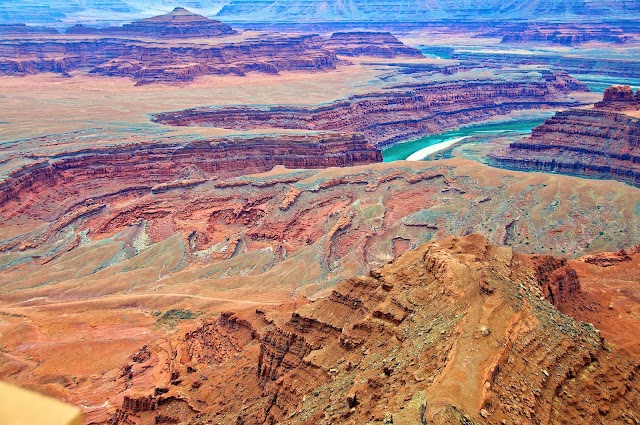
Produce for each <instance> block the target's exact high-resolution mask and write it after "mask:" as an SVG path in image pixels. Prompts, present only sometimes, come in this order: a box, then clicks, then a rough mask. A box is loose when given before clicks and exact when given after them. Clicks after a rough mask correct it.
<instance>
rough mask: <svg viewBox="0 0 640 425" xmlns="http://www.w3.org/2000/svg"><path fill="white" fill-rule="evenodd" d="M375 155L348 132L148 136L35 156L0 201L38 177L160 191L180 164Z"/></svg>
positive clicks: (354, 159)
mask: <svg viewBox="0 0 640 425" xmlns="http://www.w3.org/2000/svg"><path fill="white" fill-rule="evenodd" d="M380 161H382V155H381V154H380V151H379V150H378V149H376V148H375V147H373V146H372V145H370V144H369V143H367V141H366V140H365V138H364V137H362V136H360V135H352V134H318V135H303V136H280V137H260V138H249V139H219V140H200V141H195V142H191V143H185V144H176V143H175V142H173V143H172V142H165V143H163V142H151V143H146V144H139V145H128V146H120V147H101V148H96V149H90V148H89V149H84V150H80V151H77V152H74V151H70V152H65V153H61V154H58V155H55V156H52V157H48V158H39V159H38V160H37V161H34V162H33V163H32V164H29V165H24V166H23V167H21V168H19V169H17V170H14V171H12V172H11V173H9V175H7V176H6V178H5V179H4V180H3V181H2V182H0V206H1V205H4V204H5V203H6V202H7V201H9V200H11V199H14V200H16V199H19V198H20V197H21V196H22V195H21V194H22V193H23V192H25V191H29V190H30V188H32V187H34V186H37V185H40V184H42V183H45V184H49V185H55V184H62V185H74V184H79V183H80V182H82V181H86V180H92V179H97V180H100V179H104V178H107V179H111V180H114V178H115V180H117V179H122V181H128V184H131V180H130V178H133V179H134V180H136V181H138V182H139V183H138V184H137V185H134V186H137V187H145V188H149V187H151V186H153V189H154V190H155V191H156V192H162V191H163V190H168V189H170V188H173V187H175V186H176V183H171V184H169V186H166V185H165V186H163V185H162V184H163V183H165V182H172V181H173V180H175V179H176V178H180V176H181V175H182V174H183V173H184V171H185V170H192V172H194V173H196V174H203V175H205V176H209V177H212V176H214V174H220V173H221V174H226V175H239V174H247V173H250V172H259V171H267V170H270V169H272V168H273V167H274V166H276V165H283V166H285V167H287V168H324V167H344V166H351V165H357V164H370V163H374V162H380ZM114 173H115V175H114ZM189 180H191V179H189ZM197 181H198V180H196V183H194V184H197ZM112 183H115V181H112ZM189 185H191V183H188V184H187V186H189ZM178 186H180V187H182V186H183V185H181V184H178Z"/></svg>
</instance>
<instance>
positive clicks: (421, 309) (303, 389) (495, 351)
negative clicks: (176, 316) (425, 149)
mask: <svg viewBox="0 0 640 425" xmlns="http://www.w3.org/2000/svg"><path fill="white" fill-rule="evenodd" d="M566 267H567V265H566V262H565V261H564V260H557V259H554V258H552V257H542V256H536V257H528V256H524V255H518V254H514V253H513V252H512V251H510V250H509V249H507V248H497V247H494V246H491V245H490V244H488V242H487V241H486V240H485V239H484V238H482V237H479V236H477V235H472V236H468V237H464V238H447V239H445V240H442V241H439V242H435V243H430V244H426V245H424V246H422V247H420V248H418V249H417V250H415V251H409V252H407V253H406V254H404V255H403V256H401V257H400V258H398V259H396V260H395V261H394V262H392V263H389V264H387V265H386V266H384V267H382V268H381V269H378V270H375V271H373V272H371V273H370V275H369V276H364V277H359V278H353V279H349V280H347V281H345V282H343V283H341V284H339V285H338V286H337V287H336V288H335V289H334V291H333V292H332V294H331V295H330V296H328V297H325V298H321V299H319V300H317V301H314V302H312V303H309V304H305V305H303V306H300V307H298V308H297V309H296V310H295V311H294V312H293V314H291V315H290V317H289V319H288V320H287V319H284V320H283V319H281V318H280V315H279V314H277V313H275V312H271V313H270V315H271V317H276V320H275V321H274V320H266V321H265V320H263V321H262V328H263V332H264V336H263V337H262V338H261V339H260V350H259V353H258V354H257V355H256V354H255V353H254V351H253V342H251V343H249V344H247V343H246V342H245V344H247V345H245V346H244V347H245V348H244V350H246V351H239V352H238V353H236V355H235V356H234V357H233V360H230V361H227V362H218V363H217V364H216V369H215V373H213V374H211V375H210V376H209V378H208V379H207V380H204V381H199V382H200V384H199V385H198V386H197V387H196V388H193V387H191V388H190V389H187V388H189V387H187V386H186V385H185V386H184V387H179V388H180V389H181V390H180V391H181V394H182V397H184V398H185V399H189V398H192V399H198V398H199V397H203V395H204V394H208V395H209V397H210V398H209V399H208V403H209V405H208V406H207V407H208V409H206V408H205V409H203V411H200V412H196V411H195V410H189V409H186V408H184V409H183V410H181V412H182V413H183V417H182V418H181V419H182V420H183V421H189V420H195V418H196V417H197V418H198V420H200V421H202V420H205V419H209V418H213V417H215V418H216V420H218V421H220V422H221V423H229V422H233V421H235V423H246V424H248V423H271V424H274V423H282V424H294V423H309V422H313V423H318V424H335V423H348V422H353V423H365V422H366V421H367V420H371V418H373V419H375V420H377V421H382V420H383V419H384V418H385V417H386V418H391V417H392V418H393V420H394V422H396V423H435V424H450V423H458V422H460V421H461V420H462V419H461V418H466V421H477V422H482V421H483V419H487V418H490V420H491V423H494V422H495V423H505V422H510V421H512V420H514V418H519V419H518V420H521V421H522V422H523V423H554V422H556V421H561V422H564V421H572V422H580V421H581V420H582V419H581V418H598V422H599V423H617V422H620V421H624V420H625V419H626V418H634V417H637V415H639V414H640V410H638V409H639V407H638V406H640V403H639V402H640V387H639V384H638V382H637V379H636V376H637V374H638V373H640V363H638V361H637V359H634V358H632V357H630V356H629V355H628V354H627V353H625V352H624V351H622V350H619V349H617V348H615V347H613V348H612V347H610V346H608V345H605V344H603V342H602V340H601V338H600V335H599V334H598V331H597V330H596V329H595V328H593V326H591V325H588V324H584V323H578V322H576V321H574V320H573V319H572V318H571V317H569V316H567V315H564V314H561V313H560V312H558V311H557V310H556V309H555V308H554V307H553V306H552V305H551V304H550V303H548V302H546V301H544V300H543V299H541V297H540V287H539V283H540V282H557V281H558V280H557V279H556V277H557V276H555V275H557V273H558V270H561V269H564V268H566ZM574 273H575V272H574ZM565 274H566V273H565ZM478 282H482V285H484V288H485V290H483V289H482V286H479V283H478ZM488 289H490V290H488ZM574 289H575V291H568V290H567V291H564V292H563V294H564V296H565V297H566V298H565V299H564V301H565V302H567V303H571V302H572V301H573V299H574V298H575V297H578V296H580V290H579V287H578V288H574ZM223 316H224V317H226V319H223V318H221V322H220V323H222V322H223V321H228V320H229V318H233V317H234V316H232V315H230V314H227V315H223ZM264 316H265V312H264V311H262V310H260V311H256V317H255V318H254V320H259V319H258V318H259V317H262V318H265V317H264ZM197 332H200V330H198V331H197ZM192 334H193V333H189V334H187V335H192ZM186 339H187V340H188V339H189V337H187V338H186ZM245 341H246V340H245ZM612 351H613V353H612ZM196 363H198V364H197V365H194V369H198V370H210V371H213V369H205V368H206V364H207V363H208V360H207V359H205V358H201V359H200V360H199V362H198V361H196ZM239 365H242V366H241V367H240V366H239ZM234 371H235V372H234ZM249 372H254V373H255V374H254V375H252V374H251V373H249ZM218 376H222V378H218ZM178 385H183V384H178ZM207 388H209V391H210V392H207ZM166 400H171V396H169V395H167V396H166ZM184 403H186V402H184ZM172 409H175V407H173V408H172V407H170V406H167V405H166V404H165V403H164V402H162V403H159V405H158V407H157V409H156V410H155V411H154V413H153V415H154V417H156V418H165V417H173V416H172ZM142 415H144V412H142V413H140V414H139V416H136V415H135V414H128V416H127V418H128V419H130V420H131V419H136V418H138V417H140V418H141V417H143V416H142ZM522 418H526V419H522ZM560 418H561V419H560ZM156 421H157V419H156Z"/></svg>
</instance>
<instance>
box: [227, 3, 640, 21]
mask: <svg viewBox="0 0 640 425" xmlns="http://www.w3.org/2000/svg"><path fill="white" fill-rule="evenodd" d="M639 12H640V6H639V5H638V4H637V3H636V2H634V1H632V0H622V1H613V0H604V1H596V0H564V1H558V0H534V1H530V2H527V3H522V2H521V1H516V0H509V1H497V0H482V1H474V2H461V1H457V0H431V1H428V2H404V1H400V0H392V1H383V0H376V1H371V0H349V1H344V2H338V3H336V4H331V5H327V3H326V2H323V1H320V0H296V1H290V0H258V1H255V0H232V1H231V2H230V4H228V5H226V6H225V7H224V8H223V9H222V10H221V11H220V13H219V14H218V16H221V17H225V18H226V19H232V20H246V21H254V22H269V21H276V22H277V21H281V22H300V21H305V20H308V21H315V22H317V21H321V22H333V21H347V22H353V21H373V22H432V21H439V20H457V21H460V20H466V21H486V20H487V19H525V20H537V19H540V17H542V16H547V17H553V18H554V19H558V20H585V19H590V20H595V19H597V18H602V17H610V18H619V17H620V16H624V15H625V14H629V15H633V14H637V13H639Z"/></svg>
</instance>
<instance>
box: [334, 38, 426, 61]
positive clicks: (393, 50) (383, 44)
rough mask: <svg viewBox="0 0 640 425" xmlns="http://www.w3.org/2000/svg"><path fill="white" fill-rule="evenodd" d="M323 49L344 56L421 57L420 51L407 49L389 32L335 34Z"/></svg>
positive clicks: (412, 48) (407, 47) (411, 48)
mask: <svg viewBox="0 0 640 425" xmlns="http://www.w3.org/2000/svg"><path fill="white" fill-rule="evenodd" d="M325 47H326V48H327V49H329V50H332V51H334V52H336V54H338V55H344V56H361V55H362V56H377V57H385V58H395V57H410V58H419V57H422V56H423V55H422V53H420V50H418V49H416V48H414V47H409V46H406V45H405V44H403V43H402V42H401V41H400V40H398V39H397V38H396V37H395V36H394V35H393V34H391V33H389V32H335V33H333V34H332V35H331V37H330V38H329V40H327V42H326V43H325Z"/></svg>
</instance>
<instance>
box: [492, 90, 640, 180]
mask: <svg viewBox="0 0 640 425" xmlns="http://www.w3.org/2000/svg"><path fill="white" fill-rule="evenodd" d="M638 99H639V97H638V94H634V93H633V92H632V91H631V88H629V87H628V86H625V87H619V86H614V87H611V88H609V89H607V90H606V92H605V94H604V99H603V100H602V101H601V102H599V103H597V104H596V105H595V106H594V107H593V108H577V109H569V110H567V111H562V112H558V113H557V114H556V115H555V116H554V117H552V118H550V119H548V120H547V121H546V122H545V123H544V124H543V125H541V126H539V127H537V128H535V129H534V130H533V133H532V134H531V137H528V138H525V139H523V140H520V141H517V142H514V143H511V144H510V145H509V146H508V147H506V148H501V149H498V150H496V151H494V152H492V153H491V154H490V155H489V156H490V158H491V159H492V160H493V161H495V163H496V164H497V165H500V166H505V167H508V168H514V169H520V170H539V171H551V172H559V173H566V174H576V175H581V176H587V177H596V178H605V179H614V180H619V181H622V182H625V183H630V184H632V185H635V186H640V121H639V119H638V114H637V111H638V110H640V100H638Z"/></svg>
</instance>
